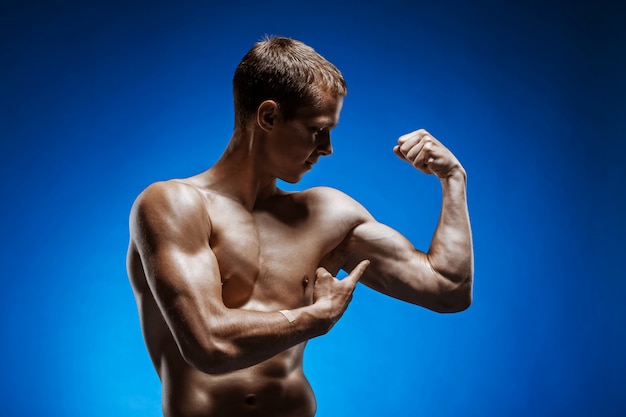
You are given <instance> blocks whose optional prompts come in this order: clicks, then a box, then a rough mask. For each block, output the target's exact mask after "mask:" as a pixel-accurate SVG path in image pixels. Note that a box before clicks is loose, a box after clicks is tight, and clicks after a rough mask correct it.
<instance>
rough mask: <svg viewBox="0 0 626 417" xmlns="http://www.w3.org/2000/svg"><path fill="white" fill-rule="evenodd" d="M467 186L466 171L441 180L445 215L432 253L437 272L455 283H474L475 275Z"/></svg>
mask: <svg viewBox="0 0 626 417" xmlns="http://www.w3.org/2000/svg"><path fill="white" fill-rule="evenodd" d="M466 182H467V177H466V173H465V170H464V169H463V168H458V169H456V170H454V171H453V172H452V173H451V175H450V176H448V177H446V178H442V179H441V185H442V194H443V198H442V206H441V213H440V216H439V223H438V225H437V228H436V230H435V233H434V236H433V239H432V242H431V246H430V249H429V251H428V258H429V261H430V263H431V265H432V267H433V269H434V270H435V271H436V272H438V273H439V274H440V275H442V276H443V277H445V278H446V279H448V280H450V281H452V282H454V283H465V282H468V281H469V282H471V280H472V277H473V272H474V265H473V264H474V255H473V249H472V232H471V228H470V220H469V212H468V208H467V196H466Z"/></svg>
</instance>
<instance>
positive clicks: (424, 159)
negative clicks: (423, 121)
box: [393, 129, 464, 178]
mask: <svg viewBox="0 0 626 417" xmlns="http://www.w3.org/2000/svg"><path fill="white" fill-rule="evenodd" d="M393 151H394V152H395V154H396V155H398V156H399V157H400V158H402V159H404V160H405V161H407V162H409V163H410V164H411V165H413V166H414V167H415V168H417V169H419V170H420V171H422V172H424V173H426V174H435V175H436V176H437V177H439V178H447V177H449V176H451V175H452V174H453V173H454V172H455V171H460V172H464V171H463V167H462V166H461V163H460V162H459V161H458V159H456V157H455V156H454V155H453V154H452V152H450V151H449V150H448V148H446V147H445V146H443V145H442V144H441V142H439V141H438V140H437V139H435V138H434V137H433V136H432V135H431V134H430V133H428V132H427V131H426V130H424V129H419V130H416V131H414V132H411V133H408V134H406V135H402V136H400V138H398V144H397V145H396V146H395V147H394V148H393Z"/></svg>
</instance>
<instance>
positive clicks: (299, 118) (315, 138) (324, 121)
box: [267, 94, 343, 183]
mask: <svg viewBox="0 0 626 417" xmlns="http://www.w3.org/2000/svg"><path fill="white" fill-rule="evenodd" d="M342 106H343V97H336V96H334V95H331V94H327V95H326V96H325V97H324V99H323V101H322V103H321V105H320V106H315V107H313V106H310V107H304V108H302V109H299V110H298V111H297V112H296V114H295V117H294V118H293V119H291V120H284V119H283V118H282V116H281V115H280V114H279V116H278V117H277V120H276V124H275V126H274V129H273V131H272V134H271V142H272V149H271V150H269V152H268V155H267V156H268V157H270V156H271V160H272V162H273V163H272V165H273V167H274V170H275V171H276V177H277V178H280V179H282V180H283V181H286V182H289V183H296V182H298V181H300V179H301V178H302V175H304V173H306V172H307V171H309V170H310V169H311V168H312V167H313V165H314V164H315V163H316V162H317V160H318V159H319V158H320V157H321V156H327V155H330V154H331V153H332V152H333V148H332V145H331V142H330V131H331V130H332V129H333V128H334V127H335V126H336V125H337V123H338V122H339V114H340V113H341V108H342Z"/></svg>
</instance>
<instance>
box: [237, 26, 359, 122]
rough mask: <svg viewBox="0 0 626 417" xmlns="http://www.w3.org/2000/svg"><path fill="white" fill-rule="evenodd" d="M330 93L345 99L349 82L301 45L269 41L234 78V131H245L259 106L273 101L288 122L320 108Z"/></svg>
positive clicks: (243, 62) (256, 48) (255, 48)
mask: <svg viewBox="0 0 626 417" xmlns="http://www.w3.org/2000/svg"><path fill="white" fill-rule="evenodd" d="M328 93H331V94H332V95H335V96H337V97H344V96H345V95H346V93H347V88H346V82H345V80H344V79H343V76H342V75H341V73H340V72H339V70H338V69H337V68H336V67H335V66H334V65H333V64H331V63H330V62H328V61H327V60H326V59H325V58H324V57H322V56H321V55H320V54H318V53H317V52H315V50H314V49H313V48H311V47H310V46H307V45H305V44H304V43H302V42H299V41H296V40H293V39H289V38H283V37H270V38H266V39H264V40H262V41H260V42H257V43H256V44H255V45H254V46H253V47H252V49H251V50H250V51H249V52H248V53H247V54H246V55H245V56H244V57H243V59H242V60H241V62H240V63H239V66H238V67H237V69H236V70H235V76H234V77H233V96H234V100H235V128H243V127H245V126H246V124H247V123H248V122H249V121H250V120H251V119H252V118H253V117H254V116H255V114H256V112H257V109H258V107H259V105H260V104H261V103H262V102H263V101H265V100H274V101H275V102H276V103H278V105H279V106H280V110H281V112H282V114H283V116H284V117H285V118H286V119H290V118H293V117H294V116H295V113H296V111H297V110H298V109H300V108H302V107H307V106H317V105H319V104H320V103H321V101H322V98H323V97H324V96H325V95H327V94H328Z"/></svg>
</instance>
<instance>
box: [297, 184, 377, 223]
mask: <svg viewBox="0 0 626 417" xmlns="http://www.w3.org/2000/svg"><path fill="white" fill-rule="evenodd" d="M303 194H305V195H306V198H307V201H308V204H309V206H310V207H311V208H319V209H320V210H322V211H324V213H325V214H326V215H328V216H330V217H329V218H332V219H335V220H341V221H347V222H354V223H355V225H356V224H358V223H361V222H364V221H368V220H369V219H371V215H370V214H369V212H368V211H367V210H366V209H365V208H364V207H363V206H362V205H361V204H360V203H359V202H358V201H356V200H355V199H354V198H352V197H350V196H349V195H348V194H346V193H344V192H343V191H340V190H338V189H336V188H331V187H314V188H310V189H308V190H306V191H303Z"/></svg>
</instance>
